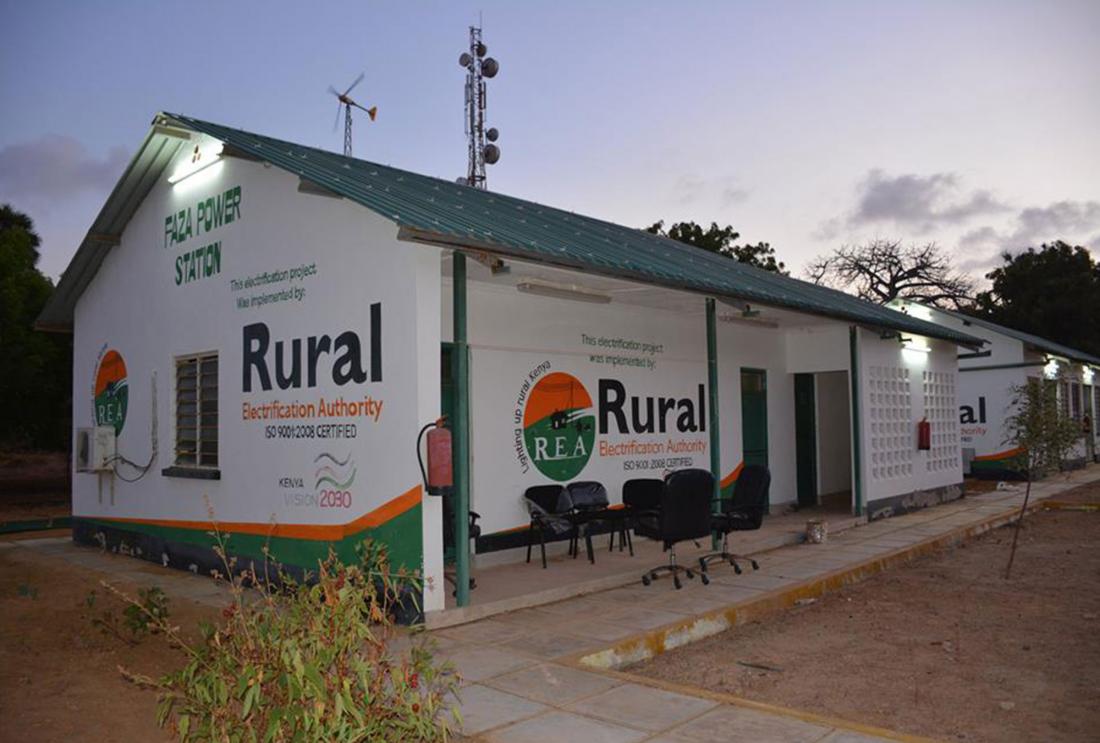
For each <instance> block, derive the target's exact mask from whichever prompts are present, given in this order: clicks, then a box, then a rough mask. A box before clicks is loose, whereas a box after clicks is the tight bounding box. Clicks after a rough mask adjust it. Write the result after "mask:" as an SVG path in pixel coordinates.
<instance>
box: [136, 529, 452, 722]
mask: <svg viewBox="0 0 1100 743" xmlns="http://www.w3.org/2000/svg"><path fill="white" fill-rule="evenodd" d="M214 536H215V537H216V539H217V541H218V545H219V546H218V550H219V554H220V556H221V557H222V560H223V562H224V563H225V565H226V576H220V577H223V578H224V579H225V580H227V581H228V583H229V586H230V592H231V596H232V603H231V604H230V605H229V606H228V607H226V608H225V609H224V610H223V612H222V621H221V622H220V623H219V624H218V625H217V626H214V625H210V624H204V625H203V626H202V627H201V639H200V640H199V641H197V642H188V641H187V640H186V639H185V638H184V637H183V636H181V634H180V633H179V631H178V628H174V627H171V626H170V625H169V624H168V623H167V622H166V621H164V620H163V619H162V618H161V617H158V616H155V615H153V613H152V612H146V614H147V616H148V617H149V621H150V624H152V625H154V626H156V627H158V628H159V629H160V630H161V631H162V632H163V633H164V634H165V636H166V637H168V638H169V640H170V641H171V642H172V643H174V644H178V645H179V646H180V647H181V648H182V649H183V651H184V652H185V654H186V656H187V658H188V662H187V664H186V666H184V667H183V668H182V669H180V670H179V671H176V672H175V673H170V674H168V675H166V676H163V677H162V678H160V679H157V680H154V679H152V678H149V677H147V676H141V675H138V674H134V673H130V672H128V671H126V670H124V669H120V670H122V672H123V674H124V675H125V676H126V677H127V678H129V679H130V680H132V681H134V682H136V683H139V684H142V685H145V686H149V687H152V688H154V689H156V690H157V691H158V692H159V705H158V711H157V721H158V723H159V724H160V725H161V726H166V727H171V728H172V729H173V730H174V732H175V733H176V734H178V736H179V739H180V740H181V741H321V740H323V741H413V740H423V741H436V740H444V741H445V740H446V739H447V738H448V737H449V736H450V734H451V732H452V729H451V721H452V720H454V721H456V722H458V721H459V717H458V712H457V709H456V708H454V707H453V705H452V706H451V707H450V708H449V707H448V705H449V702H448V697H450V696H451V695H452V694H453V693H454V691H455V688H456V686H457V677H456V676H455V674H454V673H453V672H452V671H451V669H450V668H449V667H448V666H446V665H442V666H441V665H438V664H436V663H434V662H433V658H432V654H431V650H430V648H429V647H428V645H427V644H426V642H424V641H423V637H424V636H423V635H417V636H414V637H413V638H412V640H413V641H412V643H411V646H410V647H409V649H408V650H407V651H405V652H404V653H399V654H395V653H394V652H393V650H392V647H391V646H392V644H393V640H394V638H395V636H396V633H397V629H396V627H395V626H394V624H393V621H392V619H391V616H390V611H391V609H392V607H393V605H394V602H395V601H396V600H397V599H398V597H399V596H400V594H401V592H402V589H403V588H407V587H409V586H410V585H413V586H415V583H413V579H412V578H410V577H409V576H407V575H405V574H404V572H403V571H401V572H399V573H397V574H394V573H393V572H392V571H391V570H390V567H389V565H388V562H387V559H386V553H385V550H384V549H383V547H382V545H380V544H377V543H374V542H371V541H369V540H368V541H367V542H364V543H363V544H362V545H360V546H359V549H358V550H357V553H358V555H359V562H358V563H357V564H351V565H348V564H343V563H341V562H340V561H339V560H338V559H337V558H336V557H335V555H334V554H333V553H332V552H331V551H330V553H329V557H328V559H326V560H324V561H322V562H321V563H320V564H319V565H318V571H317V574H316V576H308V577H307V580H305V581H303V582H295V581H293V580H291V579H290V578H289V577H288V576H286V575H281V576H279V580H278V581H271V580H268V579H267V578H266V576H265V577H263V578H261V577H260V576H258V575H257V574H256V572H255V570H254V569H253V568H251V567H250V568H248V569H245V570H241V571H237V570H235V567H236V566H235V563H234V562H233V561H232V560H228V559H227V557H226V550H225V541H224V540H223V538H222V537H221V536H220V535H218V534H217V533H215V535H214ZM131 604H132V605H133V604H136V602H131Z"/></svg>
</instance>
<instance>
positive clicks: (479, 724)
mask: <svg viewBox="0 0 1100 743" xmlns="http://www.w3.org/2000/svg"><path fill="white" fill-rule="evenodd" d="M458 701H459V704H460V706H461V709H462V733H463V734H464V735H477V734H478V733H482V732H484V731H486V730H490V729H491V728H496V727H500V726H502V725H508V724H510V723H513V722H517V721H518V720H524V719H526V718H528V717H534V716H535V715H539V714H542V713H543V712H547V711H549V709H550V708H549V707H547V706H546V705H545V704H539V703H538V702H533V701H531V700H530V699H524V698H523V697H518V696H516V695H515V694H509V693H507V692H504V691H500V690H499V689H491V688H489V687H488V686H482V685H481V684H473V685H471V686H467V687H464V688H463V689H461V690H460V691H459V695H458Z"/></svg>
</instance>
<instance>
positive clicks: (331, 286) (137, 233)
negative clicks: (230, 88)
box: [73, 148, 439, 571]
mask: <svg viewBox="0 0 1100 743" xmlns="http://www.w3.org/2000/svg"><path fill="white" fill-rule="evenodd" d="M184 149H185V150H186V152H185V153H184V154H183V155H181V157H186V156H188V155H189V154H190V148H184ZM172 170H173V168H171V167H170V168H169V169H168V172H172ZM233 186H240V188H241V205H240V217H239V219H237V220H235V221H234V222H233V223H232V224H225V225H223V226H221V227H219V228H216V229H214V230H212V231H210V232H209V233H206V232H204V233H203V234H201V235H200V234H194V235H193V236H191V237H189V238H186V239H183V240H182V242H180V243H179V244H175V245H173V244H167V243H166V226H165V223H166V219H167V218H169V217H170V216H171V215H172V214H174V213H176V212H178V211H179V210H181V209H187V208H189V207H190V208H191V209H192V216H193V217H194V216H196V214H195V209H196V205H197V203H198V202H199V201H200V200H203V199H205V198H206V197H213V196H215V195H217V194H221V193H224V191H225V190H226V189H228V188H231V187H233ZM297 186H298V179H297V177H295V176H291V175H289V174H286V173H284V172H282V171H279V170H276V169H274V168H265V167H263V166H262V165H261V164H258V163H253V162H246V161H242V160H238V159H226V160H223V161H222V162H221V163H218V164H216V165H215V166H213V167H210V168H208V169H207V170H205V171H203V172H201V173H199V174H196V175H194V176H192V177H190V178H188V179H186V180H184V181H182V182H180V183H179V184H177V185H176V186H174V187H173V186H170V185H169V184H167V183H166V182H163V181H162V182H161V183H159V184H157V185H156V186H155V187H154V189H153V190H152V192H151V193H150V194H149V195H148V197H147V198H146V199H145V201H144V203H143V204H142V205H141V206H140V208H139V209H138V210H137V212H136V214H135V215H134V217H133V219H132V221H131V222H130V223H129V225H128V226H127V228H126V230H125V232H124V234H123V235H122V239H121V243H120V244H119V245H118V246H117V247H115V248H114V249H112V250H111V252H110V253H109V254H108V255H107V257H106V259H105V261H104V263H103V265H102V267H101V268H100V270H99V273H98V275H97V276H96V277H95V279H94V280H93V281H92V282H91V284H90V285H89V286H88V288H87V290H86V291H85V292H84V294H83V296H82V297H81V298H80V300H79V302H78V304H77V307H76V313H75V320H74V327H75V330H74V377H73V400H74V406H73V417H74V426H77V427H82V426H88V425H92V423H93V419H94V413H93V404H92V397H93V385H94V382H95V374H96V367H97V360H98V359H99V357H100V356H101V355H102V354H103V353H104V352H106V351H107V350H108V349H113V350H117V351H118V352H119V353H120V354H121V355H122V357H123V359H124V361H125V364H126V368H127V372H128V384H129V391H128V395H129V402H128V412H127V415H126V419H125V424H124V427H123V429H122V431H121V434H120V436H119V451H120V452H121V453H122V454H124V455H125V456H126V457H128V458H129V459H131V460H134V461H137V462H142V463H144V462H146V461H148V460H149V459H150V457H151V454H152V449H151V447H152V442H151V426H152V418H151V416H152V408H153V389H152V378H153V376H154V375H156V414H157V426H156V434H157V438H158V440H159V450H158V451H157V453H156V456H155V457H154V458H153V460H152V463H151V467H150V469H149V472H148V474H147V475H146V476H145V477H143V478H142V479H141V480H139V481H138V482H136V483H133V484H130V483H126V482H123V481H122V480H121V479H116V482H115V488H114V489H115V501H114V503H113V504H112V503H110V502H109V500H108V499H107V498H104V499H102V500H101V499H100V497H99V496H98V493H97V477H96V475H92V474H84V473H77V474H76V475H75V477H74V481H73V513H74V515H76V516H82V517H99V518H105V519H120V518H125V519H138V520H146V521H151V522H156V523H161V522H167V521H171V522H190V523H192V524H196V525H201V524H203V523H205V522H206V521H207V518H208V513H207V503H209V506H210V507H211V508H212V509H213V512H214V514H215V516H216V518H217V519H218V520H219V521H221V522H224V523H227V524H230V525H238V526H239V525H244V527H247V526H248V525H253V527H251V528H253V529H255V525H261V527H262V526H264V525H269V524H270V525H277V527H275V531H276V534H280V533H283V532H284V531H285V530H286V529H288V528H289V529H291V531H293V529H292V528H291V527H309V526H328V527H342V526H343V525H346V524H349V523H351V522H354V521H355V520H356V519H357V518H360V517H363V516H364V515H366V514H369V513H371V512H372V511H374V510H375V509H377V508H379V507H380V506H382V505H383V504H386V503H388V502H390V501H392V500H393V499H395V498H397V497H399V496H401V495H402V494H407V493H409V492H410V491H411V490H412V489H415V488H417V487H418V486H419V483H420V474H419V470H418V467H417V464H416V459H415V453H414V448H413V442H414V440H415V435H416V424H417V422H418V421H420V420H423V419H425V418H428V419H430V418H434V417H435V416H436V415H438V408H439V400H438V398H439V373H438V355H439V337H438V336H439V330H438V318H439V310H438V306H439V299H438V295H439V291H438V275H439V268H438V266H439V251H438V250H437V249H434V248H428V247H421V246H413V245H408V244H404V243H398V242H397V241H396V229H395V227H394V225H393V224H392V223H390V222H388V221H386V220H383V219H381V218H379V217H376V216H373V215H372V214H371V213H370V212H368V211H367V210H365V209H363V208H361V207H359V206H356V205H353V204H351V203H349V202H347V201H344V200H339V199H334V198H329V197H323V196H316V195H306V194H302V193H299V192H298V191H297ZM212 241H219V242H220V244H221V266H220V272H218V273H216V274H214V275H211V276H208V277H204V278H197V279H196V280H193V281H189V282H182V283H179V284H177V283H176V265H177V263H176V261H177V259H178V258H179V257H181V256H183V255H185V254H187V253H189V252H191V251H193V250H195V249H196V248H199V247H201V246H204V245H207V244H209V243H210V242H212ZM303 266H306V267H311V270H313V269H315V272H314V273H312V274H310V275H308V276H300V277H298V278H290V277H289V275H288V277H287V279H286V280H282V281H276V282H274V283H266V284H262V285H257V286H253V287H250V288H242V287H241V286H240V285H234V284H233V283H231V282H232V281H234V280H236V281H243V280H245V279H246V278H248V277H255V276H257V275H260V274H263V273H264V272H269V273H275V272H280V271H284V270H292V269H299V268H301V267H303ZM279 291H286V292H289V297H290V298H289V299H286V300H284V301H275V302H270V303H267V304H264V305H261V306H252V305H250V302H249V298H250V297H254V296H259V295H265V294H270V293H273V292H279ZM240 300H243V301H244V306H239V304H238V302H239V301H240ZM375 303H381V307H382V336H381V348H382V359H383V364H382V379H381V381H371V379H370V378H369V377H368V379H367V380H366V381H364V382H363V383H358V382H356V381H350V382H348V383H346V384H337V383H336V382H335V381H334V379H333V373H332V368H333V362H334V354H333V353H328V354H321V359H320V362H319V364H318V368H317V377H316V386H313V387H310V386H309V385H308V380H307V378H306V370H305V369H302V379H301V381H300V385H299V386H298V387H292V388H290V389H280V388H279V387H278V386H277V384H276V381H275V379H274V377H275V368H274V364H275V348H274V344H275V342H276V341H278V340H282V341H285V342H286V343H285V345H286V352H285V357H286V359H287V362H288V363H287V367H288V368H289V366H290V363H289V362H290V358H291V341H292V339H301V344H302V347H303V352H302V356H303V357H304V356H305V355H306V352H305V348H306V346H307V343H308V341H307V340H306V339H307V338H308V337H310V336H321V335H328V336H330V339H332V342H333V343H335V339H336V337H337V336H338V335H339V334H341V333H343V332H345V331H354V332H355V333H357V334H358V337H359V339H360V341H361V343H362V355H363V358H364V359H366V361H365V363H366V364H369V358H370V345H369V344H370V335H371V334H370V322H369V317H370V308H371V306H372V305H373V304H375ZM418 307H419V308H422V309H423V317H421V312H420V310H418ZM259 322H262V323H265V324H266V325H267V327H268V329H269V332H270V343H271V346H272V347H271V349H270V350H269V351H268V354H267V360H268V366H269V370H270V372H271V375H272V385H273V386H272V389H271V390H268V391H264V390H262V389H260V386H259V380H258V378H256V377H255V376H254V375H253V388H252V391H251V392H245V391H244V381H243V372H244V368H243V366H244V351H243V343H244V340H243V331H242V329H243V328H244V326H246V325H250V324H253V323H259ZM207 351H216V352H218V354H219V362H220V363H219V374H218V383H219V394H220V402H219V408H218V409H219V413H220V431H219V433H220V446H219V455H220V464H219V469H220V472H221V479H220V480H196V479H182V478H178V477H168V476H165V475H162V474H161V470H162V468H164V467H167V466H169V465H171V464H173V463H174V451H173V449H174V441H175V431H174V419H173V416H174V410H175V402H174V398H175V390H174V368H175V367H174V363H175V359H176V358H177V357H179V356H184V355H190V354H195V353H199V352H207ZM418 356H428V357H430V358H429V360H428V363H424V364H420V365H419V367H418ZM431 358H434V359H435V360H436V361H435V363H434V364H433V363H431V361H430V359H431ZM304 363H305V359H303V364H304ZM418 369H419V371H418ZM367 397H370V398H371V399H372V400H375V401H382V404H383V407H382V411H381V414H380V416H379V417H378V419H377V421H376V420H374V419H372V418H370V417H366V416H362V415H359V416H349V415H342V416H339V417H337V418H322V417H320V416H319V415H317V414H314V415H313V416H312V417H307V418H300V419H295V420H283V421H276V420H246V419H244V416H243V408H244V406H245V405H246V404H251V405H254V406H258V405H262V404H265V403H272V402H275V401H278V402H281V403H283V404H286V403H291V402H300V403H303V404H313V405H314V406H315V409H317V405H318V403H319V402H320V400H321V399H322V398H323V399H325V400H326V401H329V402H331V401H333V400H335V399H343V400H345V401H361V400H364V399H365V398H367ZM330 423H335V424H343V425H344V426H345V427H344V428H340V429H324V428H322V426H324V425H325V424H330ZM349 425H350V426H354V428H348V427H346V426H349ZM336 431H339V432H341V433H343V434H348V435H349V437H347V438H344V437H341V438H322V436H323V435H324V434H328V433H335V432H336ZM284 434H285V435H284ZM288 436H289V437H288ZM325 452H327V453H329V454H332V455H333V457H335V458H337V459H340V460H341V461H344V460H347V461H348V464H347V465H346V466H343V467H339V466H334V469H333V471H334V472H335V474H336V476H337V477H338V478H340V479H341V480H343V481H346V480H347V479H348V478H350V477H351V474H352V473H354V481H353V483H352V484H351V485H349V486H348V487H347V488H344V490H346V491H347V492H348V494H349V495H348V496H347V498H346V499H345V498H344V497H341V498H340V502H339V503H337V504H336V505H333V504H332V503H325V504H323V503H322V501H323V499H322V498H321V497H319V496H320V491H321V490H323V489H325V488H327V487H330V486H328V485H327V484H324V485H318V484H317V483H318V481H319V476H318V472H319V468H320V467H321V466H323V465H324V464H325V462H327V460H325V462H318V461H317V458H318V457H319V455H321V454H322V453H325ZM329 464H331V463H329ZM122 474H125V475H127V476H133V475H134V474H136V473H135V472H134V471H133V470H130V469H127V468H123V470H122ZM429 519H431V520H434V521H436V522H438V516H437V515H435V510H434V508H429ZM244 527H242V528H244ZM232 528H236V527H232ZM299 531H301V529H299ZM326 533H328V534H331V533H334V532H333V531H332V530H329V532H326ZM417 550H419V548H417ZM432 561H433V563H434V565H433V571H434V570H435V569H436V568H438V562H439V560H438V559H437V557H436V556H434V555H433V556H432Z"/></svg>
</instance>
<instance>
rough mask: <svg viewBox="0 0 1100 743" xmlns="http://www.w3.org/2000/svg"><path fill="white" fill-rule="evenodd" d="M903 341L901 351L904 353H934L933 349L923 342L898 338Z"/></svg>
mask: <svg viewBox="0 0 1100 743" xmlns="http://www.w3.org/2000/svg"><path fill="white" fill-rule="evenodd" d="M898 339H899V340H900V341H901V350H903V351H915V352H917V353H932V347H931V346H929V345H927V344H926V343H924V342H923V341H915V340H913V339H912V338H905V337H903V336H898Z"/></svg>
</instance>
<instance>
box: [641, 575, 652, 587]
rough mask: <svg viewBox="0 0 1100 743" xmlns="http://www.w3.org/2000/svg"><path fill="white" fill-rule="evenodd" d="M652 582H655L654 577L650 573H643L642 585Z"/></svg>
mask: <svg viewBox="0 0 1100 743" xmlns="http://www.w3.org/2000/svg"><path fill="white" fill-rule="evenodd" d="M652 582H653V579H652V578H650V577H649V576H648V575H643V576H642V585H643V586H648V585H649V584H650V583H652Z"/></svg>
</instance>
